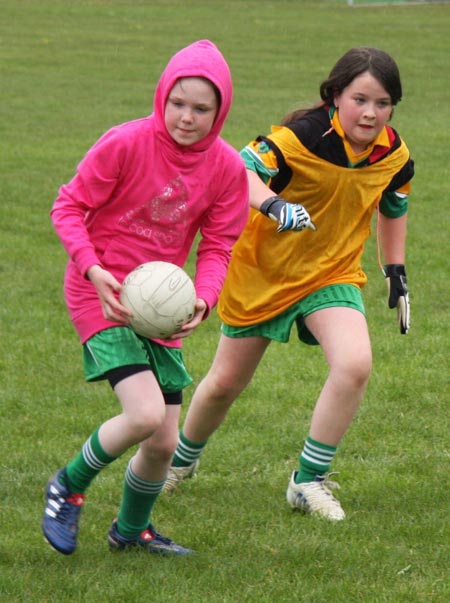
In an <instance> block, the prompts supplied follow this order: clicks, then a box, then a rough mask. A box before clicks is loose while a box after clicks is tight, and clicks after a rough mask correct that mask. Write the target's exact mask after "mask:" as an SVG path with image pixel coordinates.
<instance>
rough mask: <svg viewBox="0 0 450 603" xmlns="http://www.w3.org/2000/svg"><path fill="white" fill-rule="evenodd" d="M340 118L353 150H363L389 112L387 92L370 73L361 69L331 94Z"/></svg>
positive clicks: (389, 103)
mask: <svg viewBox="0 0 450 603" xmlns="http://www.w3.org/2000/svg"><path fill="white" fill-rule="evenodd" d="M334 104H335V106H336V107H337V108H338V109H339V121H340V122H341V125H342V128H343V129H344V132H345V135H346V137H347V139H348V141H349V142H350V145H351V147H352V149H353V151H354V152H355V153H362V152H363V151H364V150H365V149H367V147H368V146H369V144H370V143H371V142H373V141H374V140H375V138H376V137H377V136H378V134H379V133H380V132H381V131H382V129H383V128H384V126H385V125H386V123H387V122H388V121H389V119H390V118H391V115H392V101H391V97H390V95H389V93H388V92H386V90H385V89H384V88H383V86H382V85H381V84H380V82H379V81H378V80H377V79H375V78H374V77H373V75H372V74H371V73H369V72H368V71H365V72H364V73H361V74H360V75H358V76H357V77H355V79H354V80H353V81H352V82H351V83H350V84H349V85H348V86H347V87H346V88H344V90H343V91H342V92H341V93H340V94H338V95H336V96H335V97H334Z"/></svg>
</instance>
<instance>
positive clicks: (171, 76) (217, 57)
mask: <svg viewBox="0 0 450 603" xmlns="http://www.w3.org/2000/svg"><path fill="white" fill-rule="evenodd" d="M183 77H203V78H206V79H207V80H209V81H211V82H212V83H213V84H214V85H215V86H216V87H217V89H218V90H219V92H220V106H219V110H218V112H217V115H216V119H215V121H214V124H213V127H212V128H211V131H210V132H209V134H208V135H207V136H206V137H205V138H203V139H202V140H199V141H198V142H196V143H195V144H193V145H190V146H189V147H184V148H183V147H181V146H180V145H178V144H177V143H176V142H175V141H174V140H173V139H172V137H171V136H170V135H169V133H168V132H167V129H166V126H165V123H164V112H165V106H166V101H167V98H168V96H169V93H170V91H171V90H172V88H173V86H174V85H175V83H176V82H177V80H179V79H180V78H183ZM232 96H233V85H232V80H231V73H230V68H229V67H228V64H227V62H226V61H225V59H224V57H223V56H222V54H221V52H220V51H219V49H218V48H217V46H215V45H214V44H213V43H212V42H210V41H209V40H199V41H197V42H194V43H193V44H190V45H189V46H186V47H185V48H182V49H181V50H179V51H178V52H177V53H176V54H175V55H174V56H173V57H172V58H171V59H170V61H169V63H168V64H167V66H166V68H165V69H164V71H163V73H162V75H161V77H160V79H159V82H158V85H157V86H156V90H155V95H154V101H153V109H154V112H153V115H154V119H155V122H156V124H155V125H156V130H157V132H158V136H159V138H160V139H163V140H165V142H171V144H172V145H173V146H174V147H177V148H178V149H179V150H180V151H181V152H183V154H186V153H189V152H199V151H204V150H206V149H207V148H208V147H210V146H211V144H212V143H213V142H214V140H215V139H216V138H217V137H218V136H219V134H220V132H221V130H222V127H223V125H224V122H225V119H226V118H227V115H228V113H229V111H230V108H231V101H232Z"/></svg>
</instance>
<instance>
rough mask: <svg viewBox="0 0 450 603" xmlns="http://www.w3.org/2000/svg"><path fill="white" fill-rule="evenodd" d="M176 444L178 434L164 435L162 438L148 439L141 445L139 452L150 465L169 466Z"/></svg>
mask: <svg viewBox="0 0 450 603" xmlns="http://www.w3.org/2000/svg"><path fill="white" fill-rule="evenodd" d="M177 444H178V432H176V433H174V434H166V435H165V436H164V437H163V438H161V437H158V438H150V439H148V440H146V441H143V442H142V443H141V451H142V454H143V455H144V456H145V458H146V459H147V461H148V462H149V463H151V464H154V463H165V464H169V463H170V462H171V460H172V457H173V455H174V452H175V449H176V447H177Z"/></svg>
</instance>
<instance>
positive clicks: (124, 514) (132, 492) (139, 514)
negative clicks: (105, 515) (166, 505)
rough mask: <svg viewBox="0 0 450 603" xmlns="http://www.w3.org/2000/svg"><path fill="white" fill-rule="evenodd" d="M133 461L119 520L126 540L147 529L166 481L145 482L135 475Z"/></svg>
mask: <svg viewBox="0 0 450 603" xmlns="http://www.w3.org/2000/svg"><path fill="white" fill-rule="evenodd" d="M132 461H133V459H131V461H130V462H129V463H128V467H127V469H126V471H125V483H124V486H123V496H122V503H121V505H120V511H119V515H118V519H117V529H118V530H119V533H120V534H121V535H122V536H124V537H125V538H135V537H136V536H138V535H139V534H140V533H141V532H143V531H144V530H146V529H147V527H148V524H149V517H150V514H151V512H152V509H153V505H154V504H155V501H156V499H157V498H158V495H159V493H160V492H161V490H162V488H163V486H164V482H165V481H166V480H162V481H160V482H148V481H146V480H143V479H142V478H140V477H138V476H137V475H136V474H135V473H133V470H132V469H131V463H132Z"/></svg>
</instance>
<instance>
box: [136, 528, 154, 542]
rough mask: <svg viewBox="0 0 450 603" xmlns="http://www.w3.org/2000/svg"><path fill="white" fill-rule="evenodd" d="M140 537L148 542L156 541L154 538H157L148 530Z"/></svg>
mask: <svg viewBox="0 0 450 603" xmlns="http://www.w3.org/2000/svg"><path fill="white" fill-rule="evenodd" d="M140 537H141V538H142V540H147V541H149V540H154V538H155V536H154V534H152V533H151V532H150V530H148V529H147V530H144V531H143V532H141V534H140Z"/></svg>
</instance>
